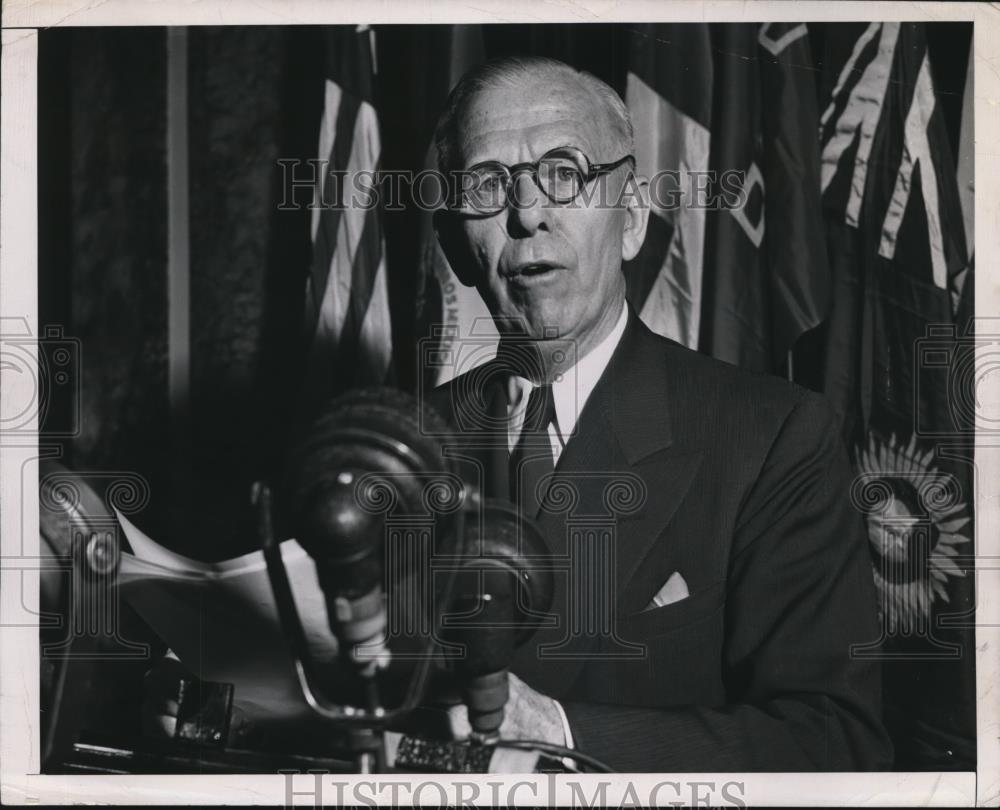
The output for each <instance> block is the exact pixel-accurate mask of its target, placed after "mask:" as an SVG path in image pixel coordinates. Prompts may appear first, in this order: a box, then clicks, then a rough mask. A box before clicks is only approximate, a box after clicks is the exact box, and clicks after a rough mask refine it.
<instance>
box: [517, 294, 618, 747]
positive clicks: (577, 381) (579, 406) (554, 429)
mask: <svg viewBox="0 0 1000 810" xmlns="http://www.w3.org/2000/svg"><path fill="white" fill-rule="evenodd" d="M627 323H628V305H627V304H625V303H624V302H623V303H622V314H621V316H620V317H619V318H618V323H616V324H615V328H614V329H612V330H611V331H610V332H609V333H608V336H607V337H606V338H604V340H602V341H601V342H600V343H598V344H597V346H595V347H594V348H593V349H592V350H591V351H589V352H588V353H587V354H586V355H584V356H583V357H581V358H579V359H578V360H577V361H576V364H575V365H573V366H572V367H570V368H568V369H566V370H565V371H563V372H562V373H561V374H559V375H557V376H556V379H555V380H553V382H552V399H553V400H554V402H555V406H556V419H555V422H554V423H552V424H550V425H549V441H550V442H551V444H552V463H553V465H555V464H558V463H559V457H560V456H561V455H562V451H563V448H564V447H565V446H566V442H568V441H569V439H570V437H571V436H572V435H573V431H574V430H575V429H576V423H577V421H578V420H579V418H580V412H581V411H582V410H583V406H584V405H586V404H587V399H588V398H589V397H590V394H591V392H592V391H593V390H594V386H595V385H597V381H598V380H599V379H600V378H601V375H602V374H603V373H604V369H606V368H607V367H608V363H609V362H610V361H611V355H613V354H614V353H615V349H617V348H618V344H619V342H620V341H621V339H622V335H623V334H624V333H625V325H626V324H627ZM507 385H508V388H507V401H508V403H509V404H508V405H507V449H508V450H509V451H511V452H513V450H514V447H515V446H516V445H517V440H518V438H519V437H520V435H521V427H522V426H523V425H524V411H525V409H526V408H527V405H528V397H530V396H531V391H532V389H533V388H534V387H535V384H534V383H533V382H531V380H529V379H526V378H525V377H518V376H516V375H512V376H511V377H510V380H509V381H508V383H507ZM555 704H556V707H557V708H558V709H559V715H560V717H561V718H562V726H563V733H564V734H565V736H566V747H567V748H572V747H573V732H572V731H571V729H570V727H569V719H568V718H567V717H566V712H565V711H564V710H563V707H562V704H561V703H559V701H555Z"/></svg>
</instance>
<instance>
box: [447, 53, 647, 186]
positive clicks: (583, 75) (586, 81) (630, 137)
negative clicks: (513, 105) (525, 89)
mask: <svg viewBox="0 0 1000 810" xmlns="http://www.w3.org/2000/svg"><path fill="white" fill-rule="evenodd" d="M539 76H545V77H549V78H551V79H553V80H556V79H568V80H570V81H573V82H576V83H577V84H578V85H579V86H580V87H582V88H583V89H584V90H586V91H588V92H589V93H590V94H591V95H592V96H593V97H594V100H595V101H596V102H597V104H598V105H600V106H603V107H604V109H605V110H606V111H607V113H608V119H609V120H610V122H611V125H612V127H613V128H614V129H615V130H616V131H615V133H614V134H615V136H616V137H617V139H618V140H619V141H620V142H621V144H622V146H623V147H624V148H625V151H626V153H627V154H632V152H633V144H634V140H635V137H634V134H633V130H632V119H631V118H630V117H629V114H628V108H627V107H626V106H625V102H624V101H622V98H621V96H619V95H618V93H616V92H615V91H614V90H613V89H612V88H611V87H610V86H609V85H608V84H606V83H605V82H603V81H601V80H600V79H598V78H597V77H596V76H594V75H593V74H592V73H587V72H586V71H585V70H577V69H576V68H574V67H571V66H570V65H567V64H566V63H565V62H560V61H558V60H557V59H549V58H548V57H544V56H505V57H502V58H500V59H494V60H492V61H489V62H484V63H483V64H481V65H478V66H476V67H474V68H473V69H472V70H470V71H469V72H468V73H466V74H465V75H464V76H463V77H462V78H461V79H460V80H459V82H458V84H456V85H455V87H454V89H453V90H452V91H451V94H450V95H449V96H448V101H447V103H446V104H445V108H444V111H443V112H442V113H441V118H440V119H439V120H438V125H437V129H436V130H435V132H434V146H435V147H436V149H437V156H438V168H439V169H440V170H441V171H442V172H444V173H448V172H450V171H452V170H454V169H457V168H459V167H458V166H457V165H456V161H457V155H456V153H455V152H456V143H457V142H458V129H459V123H460V121H461V118H462V115H463V114H464V113H465V111H466V109H467V108H468V106H469V104H470V103H471V102H472V100H473V99H474V98H475V97H476V96H477V95H478V94H479V93H481V92H483V91H484V90H487V89H492V88H496V87H504V86H506V87H511V86H516V85H517V84H518V83H519V82H521V81H523V80H524V79H528V78H530V79H537V78H538V77H539Z"/></svg>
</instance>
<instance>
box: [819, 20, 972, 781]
mask: <svg viewBox="0 0 1000 810" xmlns="http://www.w3.org/2000/svg"><path fill="white" fill-rule="evenodd" d="M925 34H926V32H925V30H924V26H923V25H922V24H911V23H895V22H893V23H871V24H869V25H861V26H854V25H838V26H832V27H831V28H830V30H829V32H828V34H827V39H826V55H825V58H824V60H823V64H824V66H826V68H827V69H828V70H830V71H831V72H830V74H829V76H828V77H827V79H826V81H825V84H826V85H827V87H828V88H829V89H828V90H825V91H824V99H825V103H824V112H823V115H822V117H821V130H820V134H821V148H822V165H821V184H822V188H823V205H824V212H825V215H826V217H827V220H828V242H827V244H828V252H829V258H830V265H831V267H832V270H833V275H834V279H835V288H834V296H833V309H832V312H831V317H830V320H829V323H828V324H827V326H826V331H827V341H826V360H825V375H824V376H825V379H824V388H825V391H826V393H827V394H828V395H829V396H830V397H831V399H833V401H834V403H835V405H836V406H837V409H838V411H839V413H840V414H841V416H842V417H843V419H844V435H845V437H846V438H847V440H848V442H849V444H850V446H851V448H852V455H853V459H854V463H855V466H856V469H857V473H858V477H857V482H856V490H857V493H856V494H858V495H859V498H858V505H859V508H860V509H861V510H862V511H863V513H864V514H865V517H866V519H867V523H868V537H869V545H870V550H871V552H872V560H873V576H874V578H875V582H876V585H877V586H878V592H879V602H880V614H881V617H882V636H881V638H879V639H875V640H872V642H871V643H870V644H867V645H861V646H860V647H858V648H857V649H855V650H854V651H853V653H854V654H855V655H860V656H870V657H875V658H879V659H881V660H883V661H884V662H885V663H884V667H883V672H884V676H883V691H884V703H885V712H886V714H885V717H886V724H887V726H888V728H889V731H890V734H891V735H892V736H893V739H894V741H895V744H896V754H897V761H896V769H897V770H926V769H932V770H973V769H974V768H975V761H976V748H975V742H976V716H975V709H976V704H975V668H974V666H975V644H974V634H973V615H974V614H973V613H972V611H973V608H974V605H975V600H974V591H973V585H974V581H973V576H972V564H973V563H972V559H971V555H972V537H973V524H972V517H973V514H972V512H973V497H972V496H973V493H972V488H971V481H972V478H973V476H972V451H971V444H972V442H971V439H972V438H973V434H972V429H973V428H972V425H973V423H972V421H971V419H970V418H969V413H968V412H967V410H963V407H964V405H966V404H967V403H970V402H972V401H973V398H972V394H973V392H972V391H971V384H972V379H973V376H974V375H972V374H971V373H967V372H969V371H970V370H971V368H972V364H973V362H974V350H973V340H974V338H973V336H972V335H971V333H970V332H969V331H968V330H967V325H966V324H964V323H960V322H958V321H956V319H955V316H954V314H953V313H954V311H955V310H954V306H953V300H956V293H957V280H958V279H960V278H961V276H962V275H963V274H964V273H965V272H966V269H967V267H968V258H967V250H966V244H965V232H964V226H963V221H962V209H961V205H960V203H959V194H958V186H957V182H956V179H955V178H956V175H955V164H954V161H953V159H952V155H951V148H950V145H949V142H948V137H947V132H946V129H945V123H944V119H943V111H942V109H941V106H940V104H939V103H938V102H937V99H936V98H935V92H934V81H933V71H932V66H931V64H930V59H929V56H928V51H927V43H926V36H925ZM963 369H964V371H963Z"/></svg>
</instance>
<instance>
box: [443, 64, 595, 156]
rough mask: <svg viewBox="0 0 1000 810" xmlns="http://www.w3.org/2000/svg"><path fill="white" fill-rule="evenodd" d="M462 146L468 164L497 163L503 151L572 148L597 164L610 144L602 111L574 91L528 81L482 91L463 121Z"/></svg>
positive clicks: (570, 86)
mask: <svg viewBox="0 0 1000 810" xmlns="http://www.w3.org/2000/svg"><path fill="white" fill-rule="evenodd" d="M459 131H460V133H461V137H460V146H461V151H462V153H463V156H464V157H465V158H466V160H478V159H487V158H490V157H499V156H498V155H491V154H488V153H490V152H491V151H495V150H497V149H502V148H504V147H506V148H508V149H518V148H520V147H521V146H527V147H528V148H531V149H538V148H540V149H546V148H552V147H554V146H563V145H573V146H578V147H579V148H581V149H583V150H584V151H585V152H588V153H589V155H590V157H591V159H593V160H598V159H600V157H599V156H598V155H597V154H596V152H597V151H598V150H601V149H603V148H604V147H605V145H606V144H607V142H608V141H609V139H610V136H611V133H610V122H609V121H608V116H607V112H606V110H604V109H602V105H601V104H600V103H599V102H598V101H597V100H596V99H595V97H594V95H593V94H591V93H589V92H587V91H586V90H585V89H583V88H582V87H580V86H578V85H573V84H568V83H566V82H559V81H554V82H553V81H549V82H544V81H526V82H521V83H517V84H512V85H503V86H499V87H491V88H487V89H484V90H483V91H481V92H480V93H479V94H478V95H477V96H476V98H475V99H473V100H472V102H471V103H470V104H469V105H468V107H466V109H465V111H464V114H463V115H462V119H461V125H460V128H459Z"/></svg>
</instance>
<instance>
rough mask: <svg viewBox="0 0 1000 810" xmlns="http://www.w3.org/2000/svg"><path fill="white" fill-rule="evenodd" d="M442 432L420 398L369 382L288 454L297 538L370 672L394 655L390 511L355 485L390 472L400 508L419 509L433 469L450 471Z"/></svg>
mask: <svg viewBox="0 0 1000 810" xmlns="http://www.w3.org/2000/svg"><path fill="white" fill-rule="evenodd" d="M444 433H446V427H445V425H444V422H443V420H442V419H441V417H440V416H438V415H437V414H436V413H434V412H433V411H431V410H430V409H429V408H427V407H426V406H424V405H422V404H421V403H420V402H418V400H417V399H415V398H414V397H412V396H410V395H408V394H406V393H404V392H402V391H397V390H395V389H389V388H381V389H364V390H360V391H352V392H350V393H348V394H346V395H344V396H342V397H340V398H338V399H336V400H335V401H333V402H332V403H331V405H330V407H329V409H328V410H327V411H326V412H325V413H324V414H322V415H321V416H320V418H319V419H317V420H316V422H315V423H314V424H313V425H312V427H311V429H310V431H309V433H308V435H307V437H306V439H305V440H304V441H303V442H301V443H300V445H299V446H298V447H297V448H296V450H295V451H294V452H293V454H292V460H291V463H290V481H289V487H288V491H289V493H290V495H289V506H290V512H291V528H292V532H293V536H294V537H295V538H296V539H297V540H298V542H299V544H300V545H301V546H302V547H303V548H304V549H305V551H306V552H307V553H308V554H309V555H310V556H311V557H312V558H313V560H314V562H315V564H316V570H317V575H318V578H319V582H320V587H321V588H322V590H323V594H324V596H325V599H326V605H327V613H328V617H329V620H330V627H331V630H332V631H333V633H334V635H335V636H336V637H337V640H338V641H340V642H341V644H342V647H343V649H342V651H341V655H342V656H344V657H345V658H346V659H347V660H348V661H349V662H350V663H351V664H352V665H353V666H354V667H355V668H356V669H357V671H358V672H359V673H360V674H361V675H362V676H364V677H367V678H371V677H373V676H374V674H375V672H376V671H378V670H380V669H384V668H385V667H387V666H388V664H389V660H390V652H389V649H388V647H387V646H386V633H385V630H386V608H385V594H384V592H383V585H382V583H383V569H384V556H385V549H384V535H385V513H384V512H381V513H380V512H376V511H374V510H372V509H371V508H370V505H368V504H365V502H364V500H363V498H362V496H361V493H360V492H359V489H358V484H359V481H360V480H361V479H362V478H363V477H364V476H366V475H368V474H370V473H373V472H374V473H381V474H384V475H385V476H386V477H387V478H389V479H391V481H392V483H393V485H394V487H395V491H396V497H397V499H398V500H397V501H396V503H397V508H398V509H399V510H400V511H402V512H403V513H406V512H416V511H417V510H419V509H420V507H421V497H422V490H423V485H424V482H425V481H426V478H427V474H431V475H433V474H442V475H446V474H448V473H449V471H450V465H449V463H448V462H447V460H446V459H444V458H443V456H442V452H441V447H440V444H439V442H438V440H437V439H435V438H434V435H435V434H437V435H442V434H444ZM418 478H419V479H420V480H418ZM366 506H368V507H369V508H366Z"/></svg>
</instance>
